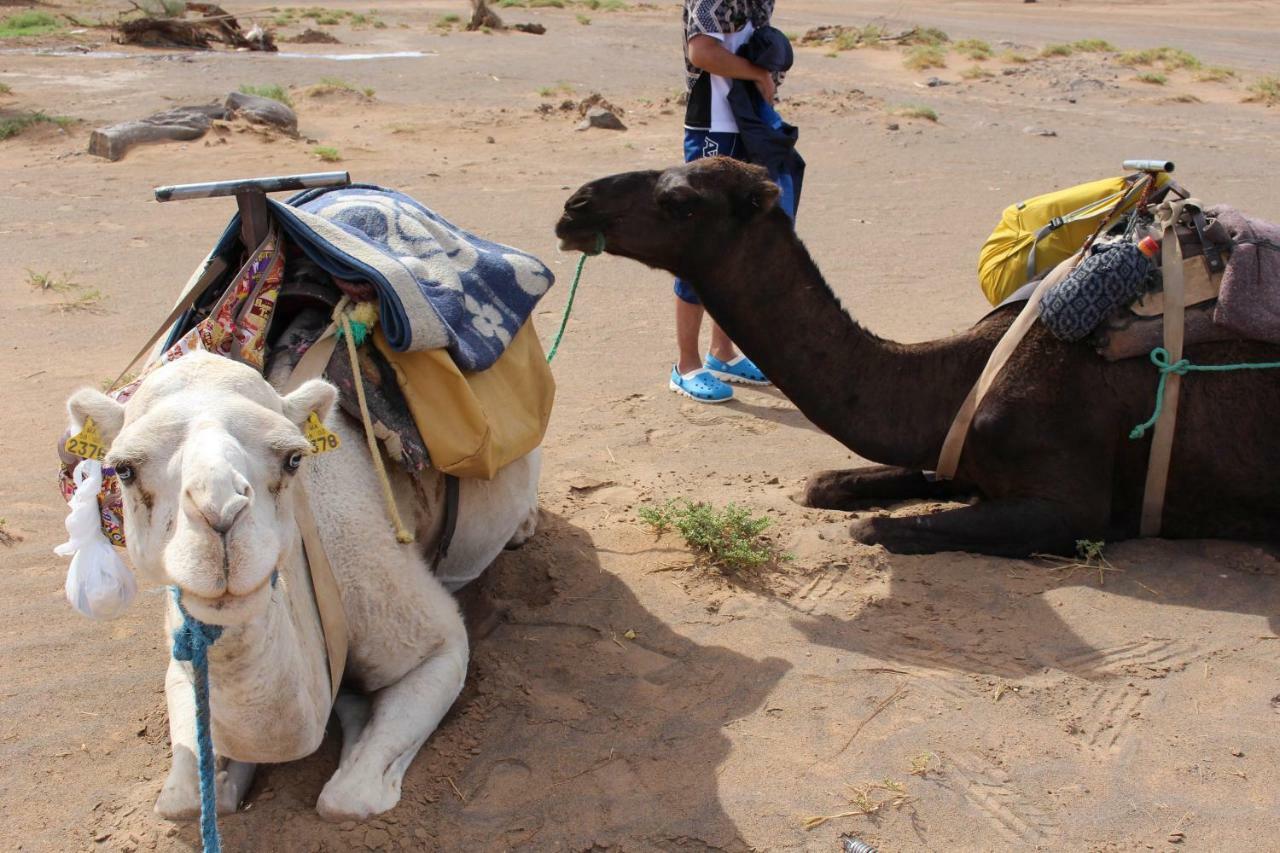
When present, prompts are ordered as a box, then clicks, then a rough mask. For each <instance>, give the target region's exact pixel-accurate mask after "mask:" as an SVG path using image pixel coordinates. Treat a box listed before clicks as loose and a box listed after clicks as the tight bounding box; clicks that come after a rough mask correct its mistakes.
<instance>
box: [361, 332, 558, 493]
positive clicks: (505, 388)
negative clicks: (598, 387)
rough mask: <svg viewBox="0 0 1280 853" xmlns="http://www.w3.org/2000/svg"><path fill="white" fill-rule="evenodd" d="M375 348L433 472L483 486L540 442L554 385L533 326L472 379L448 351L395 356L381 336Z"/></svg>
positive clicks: (548, 414) (377, 337)
mask: <svg viewBox="0 0 1280 853" xmlns="http://www.w3.org/2000/svg"><path fill="white" fill-rule="evenodd" d="M373 341H374V344H375V345H376V346H377V347H378V349H379V350H380V351H381V352H382V354H383V355H384V356H386V358H387V361H389V362H390V363H391V365H392V367H393V368H394V369H395V371H396V378H397V379H398V380H399V382H400V389H401V390H402V391H403V392H404V396H405V400H406V401H407V402H408V404H409V411H410V412H411V413H412V414H413V419H414V421H416V422H417V424H418V431H419V432H420V433H422V439H423V441H424V442H425V443H426V445H427V452H428V453H429V454H430V455H431V465H432V467H434V468H436V469H437V470H439V471H443V472H444V473H446V474H453V475H454V476H456V477H478V478H480V479H484V480H488V479H490V478H492V477H493V475H494V474H496V473H497V472H498V471H499V469H501V468H503V467H504V466H506V465H508V464H510V463H511V462H514V461H515V460H517V459H519V458H520V457H521V456H524V455H525V454H526V453H528V452H529V451H531V450H533V449H534V448H535V447H537V446H538V445H539V444H541V443H542V437H543V435H545V434H546V431H547V423H548V421H549V420H550V419H551V406H552V403H553V402H554V401H555V396H556V384H555V379H553V378H552V376H551V368H550V367H549V366H548V365H547V358H546V355H545V354H544V353H543V350H542V344H541V342H540V341H539V340H538V334H537V332H535V331H534V329H533V323H532V322H529V321H526V322H525V324H524V325H523V326H521V327H520V331H518V332H516V335H515V337H514V338H512V339H511V343H510V344H509V345H508V346H507V349H506V351H505V352H504V353H503V354H502V355H501V356H500V357H499V358H498V360H497V361H496V362H494V363H493V366H492V367H490V368H489V369H488V370H481V371H477V372H474V373H464V372H463V371H461V370H459V369H458V366H457V365H456V364H454V361H453V359H452V358H451V357H450V356H449V352H448V350H444V349H430V350H418V351H416V352H396V351H394V350H393V349H391V347H390V345H388V344H387V339H386V338H384V337H383V336H382V330H381V329H377V330H375V332H374V335H373Z"/></svg>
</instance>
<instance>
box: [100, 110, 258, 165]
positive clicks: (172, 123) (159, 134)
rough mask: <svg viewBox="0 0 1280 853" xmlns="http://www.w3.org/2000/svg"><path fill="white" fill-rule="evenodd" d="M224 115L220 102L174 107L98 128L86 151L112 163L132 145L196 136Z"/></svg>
mask: <svg viewBox="0 0 1280 853" xmlns="http://www.w3.org/2000/svg"><path fill="white" fill-rule="evenodd" d="M282 106H283V105H282ZM227 118H230V113H229V111H228V109H227V107H225V106H222V105H221V104H212V105H209V106H203V107H175V108H174V109H171V110H165V111H164V112H161V113H156V114H155V115H152V116H148V117H147V118H144V119H137V120H135V121H125V122H121V123H120V124H113V125H110V126H109V127H100V128H98V129H97V130H95V131H94V132H93V133H92V134H90V135H89V153H90V154H92V155H93V156H95V157H103V158H105V159H107V160H111V161H113V162H114V161H116V160H119V159H120V158H122V157H124V155H125V154H126V153H127V152H128V151H129V149H131V148H133V147H134V146H136V145H149V144H153V143H157V142H190V141H192V140H193V139H199V138H200V137H202V136H204V135H205V133H207V132H208V130H209V128H210V127H211V126H212V124H213V121H214V120H215V119H227Z"/></svg>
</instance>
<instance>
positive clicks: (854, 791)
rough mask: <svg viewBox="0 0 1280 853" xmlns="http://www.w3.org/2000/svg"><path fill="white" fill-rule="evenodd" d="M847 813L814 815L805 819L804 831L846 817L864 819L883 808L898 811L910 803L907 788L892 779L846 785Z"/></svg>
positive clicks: (910, 799)
mask: <svg viewBox="0 0 1280 853" xmlns="http://www.w3.org/2000/svg"><path fill="white" fill-rule="evenodd" d="M847 787H848V789H849V795H848V802H849V806H850V807H851V808H850V809H849V810H848V811H844V812H840V813H839V814H830V815H814V816H813V817H808V818H805V820H804V828H805V829H817V828H818V827H820V826H822V825H823V824H824V823H827V822H828V821H833V820H839V819H840V818H846V817H866V816H867V815H873V814H876V813H877V812H879V811H881V810H882V809H885V808H891V809H900V808H902V807H903V806H905V805H907V804H908V803H910V802H911V801H912V797H910V796H908V794H907V786H906V785H904V784H902V783H901V782H895V781H894V780H892V779H885V780H883V781H880V782H867V783H866V784H863V785H856V786H855V785H848V786H847Z"/></svg>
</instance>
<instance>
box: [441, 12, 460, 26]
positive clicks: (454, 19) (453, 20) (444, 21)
mask: <svg viewBox="0 0 1280 853" xmlns="http://www.w3.org/2000/svg"><path fill="white" fill-rule="evenodd" d="M460 23H462V18H461V16H459V15H455V14H453V13H449V14H448V15H441V16H440V17H438V18H436V26H437V27H439V28H440V29H442V30H448V29H452V28H453V27H454V26H456V25H457V24H460Z"/></svg>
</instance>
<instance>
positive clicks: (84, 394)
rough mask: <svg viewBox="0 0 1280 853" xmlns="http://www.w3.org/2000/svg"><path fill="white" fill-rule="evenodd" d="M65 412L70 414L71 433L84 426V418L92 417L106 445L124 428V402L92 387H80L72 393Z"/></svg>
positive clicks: (78, 430)
mask: <svg viewBox="0 0 1280 853" xmlns="http://www.w3.org/2000/svg"><path fill="white" fill-rule="evenodd" d="M67 414H69V415H70V416H71V434H72V435H75V434H76V433H78V432H80V430H81V429H83V428H84V422H85V419H86V418H93V422H94V424H96V425H97V427H98V434H99V435H100V436H102V440H103V441H104V442H105V443H106V444H107V446H110V445H111V442H113V441H115V438H116V436H117V435H119V434H120V430H121V429H123V428H124V404H123V403H120V402H117V401H116V400H113V399H111V398H110V397H108V396H107V395H106V394H103V393H102V392H101V391H97V390H95V389H93V388H81V389H80V390H79V391H77V392H76V393H74V394H72V395H71V399H70V400H67Z"/></svg>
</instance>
